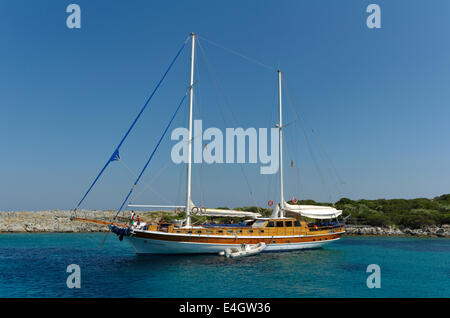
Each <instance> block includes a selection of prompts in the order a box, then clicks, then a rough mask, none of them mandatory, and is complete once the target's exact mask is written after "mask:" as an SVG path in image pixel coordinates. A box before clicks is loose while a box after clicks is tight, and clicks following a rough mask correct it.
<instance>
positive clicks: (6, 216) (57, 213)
mask: <svg viewBox="0 0 450 318" xmlns="http://www.w3.org/2000/svg"><path fill="white" fill-rule="evenodd" d="M140 214H141V216H142V217H143V219H145V220H148V219H149V218H154V217H155V215H152V216H151V217H150V216H149V215H147V213H145V212H142V213H140ZM71 215H72V212H71V211H62V210H48V211H36V212H30V211H18V212H0V233H83V232H106V231H108V228H107V227H106V226H105V225H101V224H95V223H88V222H80V221H71V220H70V216H71ZM114 215H115V212H114V211H101V210H94V211H78V212H77V216H78V217H81V218H83V217H84V218H91V219H102V220H105V221H110V220H111V219H112V217H113V216H114ZM146 216H147V217H146ZM346 231H347V233H346V234H347V235H377V236H425V237H450V225H448V224H446V225H442V226H424V227H422V228H420V229H410V228H405V227H393V226H392V227H386V228H384V227H376V226H368V225H347V227H346Z"/></svg>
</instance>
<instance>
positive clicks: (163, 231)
mask: <svg viewBox="0 0 450 318" xmlns="http://www.w3.org/2000/svg"><path fill="white" fill-rule="evenodd" d="M196 37H197V35H196V34H191V35H190V38H189V40H190V42H191V59H190V63H191V65H190V84H189V121H188V125H189V127H188V140H189V141H190V142H188V147H187V156H188V160H187V182H186V184H187V187H186V204H185V205H184V206H171V207H173V208H177V209H180V208H181V209H183V210H184V211H185V214H186V218H185V219H184V220H181V221H179V222H178V223H164V222H162V223H161V222H160V223H159V224H145V225H142V224H141V225H139V226H138V225H131V224H120V223H110V224H109V228H110V230H111V231H112V232H114V233H116V234H117V235H119V236H120V239H122V238H125V239H126V240H127V241H128V242H129V243H131V245H132V246H133V247H134V249H135V251H136V253H138V254H195V253H219V252H221V251H224V250H225V249H227V248H233V247H239V246H242V244H247V245H249V244H259V243H265V245H266V247H265V249H264V252H270V251H291V250H299V249H310V248H318V247H321V246H323V245H325V244H328V243H331V242H334V241H336V240H338V239H339V238H340V237H341V235H342V234H344V233H345V226H344V224H343V223H340V222H338V220H337V217H338V216H339V215H341V214H342V211H340V210H337V209H335V208H333V207H329V206H314V205H296V204H289V203H288V202H286V201H285V199H284V195H283V191H284V190H283V120H282V119H283V116H282V72H281V71H280V70H278V71H277V75H278V106H279V122H278V124H277V125H276V127H277V128H278V129H279V162H280V169H279V178H280V189H279V190H280V201H279V203H278V204H276V205H275V207H274V209H273V212H272V214H271V216H270V217H262V216H261V214H259V213H254V212H247V211H237V210H224V209H209V208H206V207H199V206H197V205H195V204H194V203H193V202H192V200H191V162H192V160H191V159H192V158H191V157H192V154H191V153H192V142H191V141H192V113H193V94H194V57H195V43H196ZM141 112H142V111H141ZM133 125H134V123H133ZM127 134H128V133H127ZM122 142H123V140H122ZM119 146H120V144H119ZM116 155H117V157H118V148H117V149H116V151H115V152H114V153H113V156H112V157H111V158H112V159H110V160H113V157H114V158H115V156H116ZM108 163H109V162H108ZM103 170H104V169H103ZM103 170H102V171H103ZM141 174H142V173H141ZM139 177H140V176H139ZM97 178H98V177H97ZM96 180H97V179H96ZM96 180H95V181H96ZM138 180H139V178H138ZM138 180H137V181H138ZM95 181H94V183H95ZM137 181H136V183H137ZM136 183H135V184H136ZM92 186H93V185H91V188H92ZM89 190H90V189H89ZM89 190H88V192H89ZM130 193H131V191H130ZM85 196H86V195H85ZM128 197H129V196H127V198H126V200H127V199H128ZM83 199H84V197H83ZM126 200H125V201H126ZM80 203H81V201H80ZM291 203H292V202H291ZM122 206H123V205H122ZM128 206H129V207H133V208H154V207H162V206H155V205H131V204H130V205H128ZM165 207H169V206H165ZM120 210H121V209H119V212H120ZM193 216H208V217H228V218H241V219H242V218H244V219H245V221H244V222H239V223H237V224H214V223H213V224H208V223H204V224H202V225H193V224H192V222H191V218H192V217H193ZM73 219H75V220H80V221H93V220H86V219H80V218H73ZM307 220H310V221H313V220H316V221H317V220H320V223H317V222H316V223H312V222H310V223H308V222H307ZM104 224H105V223H104Z"/></svg>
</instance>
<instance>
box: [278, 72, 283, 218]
mask: <svg viewBox="0 0 450 318" xmlns="http://www.w3.org/2000/svg"><path fill="white" fill-rule="evenodd" d="M281 96H282V90H281V71H280V70H278V106H279V122H278V129H279V137H278V138H279V147H280V148H279V156H280V217H284V195H283V108H282V107H283V103H282V97H281Z"/></svg>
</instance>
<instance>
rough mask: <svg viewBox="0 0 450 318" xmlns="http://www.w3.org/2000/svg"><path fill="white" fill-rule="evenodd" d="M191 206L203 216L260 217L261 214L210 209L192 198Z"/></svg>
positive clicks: (195, 212)
mask: <svg viewBox="0 0 450 318" xmlns="http://www.w3.org/2000/svg"><path fill="white" fill-rule="evenodd" d="M191 206H192V207H193V208H192V210H193V212H194V214H197V215H202V216H217V217H234V218H245V217H250V218H254V219H256V218H258V217H260V216H261V214H259V213H254V212H248V211H238V210H224V209H208V208H205V207H198V206H197V205H196V204H195V203H194V202H192V200H191Z"/></svg>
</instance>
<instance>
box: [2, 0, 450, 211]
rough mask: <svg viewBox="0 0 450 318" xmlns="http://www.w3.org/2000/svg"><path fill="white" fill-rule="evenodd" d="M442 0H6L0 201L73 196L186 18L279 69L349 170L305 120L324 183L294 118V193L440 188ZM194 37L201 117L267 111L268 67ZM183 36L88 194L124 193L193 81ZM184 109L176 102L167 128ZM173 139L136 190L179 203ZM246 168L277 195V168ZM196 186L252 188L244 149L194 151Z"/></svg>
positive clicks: (290, 171)
mask: <svg viewBox="0 0 450 318" xmlns="http://www.w3.org/2000/svg"><path fill="white" fill-rule="evenodd" d="M70 3H77V4H79V5H80V7H81V10H82V28H81V29H80V30H70V29H68V28H67V27H66V24H65V20H66V17H67V15H68V14H67V13H66V12H65V9H66V6H67V5H68V4H70ZM370 3H377V4H379V5H380V6H381V19H382V28H381V29H378V30H374V29H372V30H370V29H368V28H367V27H366V24H365V21H366V17H367V15H368V14H367V13H366V7H367V5H368V4H370ZM449 10H450V2H448V1H378V0H377V1H313V0H311V1H297V0H294V1H287V0H283V1H256V0H254V1H234V0H232V1H210V0H209V1H198V0H194V1H181V0H177V1H175V0H172V1H81V0H79V1H78V0H77V1H75V0H74V1H61V0H54V1H21V0H15V1H5V0H2V1H0V41H1V49H0V111H1V112H0V114H1V116H0V136H1V137H0V141H1V147H0V158H1V159H0V163H1V165H0V210H42V209H55V208H59V209H68V208H73V207H74V206H75V204H76V203H77V201H78V200H79V199H80V198H81V196H82V194H83V193H84V191H85V190H86V189H87V187H88V186H89V184H90V182H91V181H92V179H93V178H94V177H95V175H96V174H97V173H98V171H99V170H100V169H101V167H102V166H103V164H104V162H105V161H106V159H107V158H108V156H109V155H110V154H111V153H112V151H113V149H114V147H115V146H116V145H117V143H118V142H119V141H120V139H121V137H122V136H123V134H124V132H125V131H126V129H127V128H128V126H129V125H130V123H131V122H132V120H133V118H134V117H135V116H136V114H137V112H138V110H139V109H140V107H141V106H142V104H143V103H144V101H145V100H146V98H147V97H148V96H149V94H150V92H151V91H152V89H153V87H154V86H155V84H156V83H157V81H158V80H159V78H160V77H161V75H162V73H163V71H164V69H165V68H166V67H167V65H168V63H169V62H170V60H171V58H172V57H173V56H174V54H175V53H176V51H177V49H178V48H179V47H180V45H181V44H182V42H183V40H184V39H185V38H186V37H187V36H188V34H189V33H190V32H196V33H198V34H199V35H200V36H203V37H204V38H206V39H209V40H211V41H214V42H217V43H219V44H221V45H223V46H224V47H227V48H231V49H233V50H235V51H238V52H241V53H243V54H245V55H247V56H249V57H252V58H254V59H256V60H258V61H261V62H262V63H264V64H267V65H271V66H273V67H274V68H276V67H278V66H279V67H280V68H281V69H282V70H283V71H284V73H285V78H286V82H287V85H288V89H289V92H290V94H291V95H292V98H293V101H294V104H295V107H296V109H297V111H298V112H299V113H300V114H301V115H302V116H303V118H304V120H303V121H302V124H304V125H305V128H306V129H307V131H308V132H310V131H311V128H313V129H314V130H315V132H316V133H317V135H318V136H319V141H320V143H321V144H322V145H323V147H324V148H326V151H327V154H328V156H329V158H331V160H332V162H333V165H334V167H335V168H336V170H337V171H338V173H339V176H340V177H341V179H343V181H345V184H339V182H338V181H337V178H336V177H334V176H333V172H332V171H333V169H332V168H331V165H330V164H329V163H328V162H327V160H326V157H325V156H324V155H323V154H321V152H320V146H319V144H318V142H317V141H316V139H314V135H312V134H311V133H310V134H309V138H310V141H311V145H312V149H313V151H314V152H315V156H316V158H317V161H318V164H319V167H320V169H321V173H322V176H323V179H324V180H325V184H326V186H324V185H323V184H322V182H321V178H320V176H319V174H318V173H317V171H316V169H315V166H314V163H313V160H312V159H311V155H310V153H309V152H308V148H307V145H306V144H305V140H304V138H303V135H302V134H301V131H300V129H299V126H298V123H295V124H293V125H291V126H289V128H286V130H285V131H286V147H287V150H286V151H287V153H285V156H286V162H285V164H286V175H287V176H286V185H285V187H286V193H285V195H286V197H287V198H291V197H292V196H294V195H295V196H296V197H298V198H302V199H315V200H319V201H328V200H329V198H330V197H331V199H332V200H333V201H336V200H338V199H339V198H340V197H341V196H346V197H349V198H352V199H359V198H368V199H375V198H382V197H384V198H396V197H404V198H411V197H434V196H437V195H440V194H443V193H449V192H450V166H449V159H450V126H449V121H450V89H449V88H448V87H449V83H450V41H449V39H450V21H449V19H448V12H449ZM200 43H201V45H202V47H203V48H204V50H205V52H206V56H207V59H208V61H209V64H208V63H207V62H206V60H205V59H204V58H203V56H202V55H201V54H200V51H199V52H198V53H199V55H198V59H197V63H198V73H197V74H198V77H197V79H198V80H199V83H198V85H197V88H198V89H197V94H196V101H197V103H196V106H195V107H196V108H195V114H194V118H196V119H203V124H204V126H205V127H210V126H215V127H219V128H225V127H235V126H236V125H240V126H243V127H244V128H246V127H271V126H272V125H273V124H274V123H275V121H276V115H277V113H276V112H277V109H276V99H274V97H275V95H274V94H276V73H275V72H272V71H270V70H267V69H265V68H262V67H260V66H258V65H256V64H254V63H250V62H248V61H246V60H244V59H242V58H239V57H237V56H235V55H233V54H230V53H228V52H227V51H224V50H221V49H219V48H217V47H215V46H212V45H210V44H209V43H207V42H206V41H201V42H200ZM188 51H189V50H185V51H184V52H183V54H182V56H181V57H180V59H179V60H178V61H177V63H176V65H175V67H174V69H173V72H171V73H170V75H169V76H168V78H167V80H166V82H165V83H164V85H163V86H162V88H161V90H160V91H159V92H158V94H157V95H156V96H155V98H154V100H153V101H152V102H151V104H150V107H149V109H148V110H147V111H146V113H145V114H144V116H143V118H142V120H141V121H140V122H139V124H138V125H137V127H136V130H135V131H134V132H133V133H132V134H131V135H130V138H129V140H128V141H127V143H126V144H125V145H124V147H123V149H122V151H121V157H122V158H123V162H124V164H121V163H117V162H115V163H113V164H111V166H110V167H109V169H108V170H107V172H106V173H105V176H104V178H102V179H101V181H100V182H99V184H98V185H97V187H96V188H94V190H93V192H92V194H91V195H90V196H89V197H88V199H87V200H86V203H85V204H84V205H83V208H102V209H109V208H113V209H117V208H118V207H119V205H120V203H121V201H122V200H123V198H124V197H125V195H126V193H127V191H128V190H129V188H130V186H131V183H132V181H133V180H134V177H133V175H132V174H131V173H130V172H129V171H128V169H127V168H126V167H128V168H129V169H130V170H131V171H133V173H137V172H138V171H139V170H140V168H141V167H142V166H143V165H144V163H145V161H146V159H147V156H148V155H149V154H150V152H151V150H152V149H153V147H154V145H155V144H156V142H157V140H158V138H159V136H160V134H161V132H162V130H163V128H164V126H165V124H166V123H167V122H168V120H169V118H170V116H171V114H172V112H173V110H174V109H175V107H176V104H177V101H178V100H179V99H180V98H181V96H182V94H183V92H184V89H185V88H186V86H187V83H188V72H189V65H188V63H189V52H188ZM208 65H210V67H211V69H212V70H213V71H212V72H209V71H208V70H209V68H208ZM215 80H217V81H218V82H219V83H220V87H221V90H217V89H216V86H215V85H214V84H213V83H214V81H215ZM285 100H286V106H285V109H286V113H285V121H289V120H290V119H291V118H294V117H293V112H292V109H290V106H288V104H287V97H286V98H285ZM230 110H231V111H230ZM231 112H233V113H234V114H235V116H236V117H237V118H238V123H237V124H236V123H235V122H234V121H233V119H232V115H231ZM222 114H223V115H222ZM186 122H187V107H186V106H184V107H183V110H182V111H181V112H180V114H179V115H178V117H177V118H176V120H175V122H174V126H173V128H174V127H179V126H186ZM172 145H173V142H171V141H170V140H169V138H166V139H165V140H164V143H163V145H162V147H161V148H160V151H159V152H158V155H157V156H156V157H155V159H154V161H153V162H152V164H151V166H150V167H149V169H148V171H147V172H146V174H145V175H144V178H143V180H144V183H142V184H140V186H139V188H138V189H136V194H137V196H136V197H133V199H132V202H134V203H147V204H150V203H152V204H167V203H176V204H180V203H182V201H183V198H184V187H185V167H184V166H176V165H174V164H171V163H169V164H166V162H167V161H168V160H169V158H170V157H169V156H170V148H171V146H172ZM290 160H293V161H294V168H291V167H290ZM124 165H126V167H125V166H124ZM297 169H298V170H297ZM243 170H244V171H245V174H246V177H247V178H248V181H249V183H250V184H251V190H252V191H253V193H254V197H255V200H256V202H257V204H259V205H261V206H266V202H267V201H268V200H270V199H272V200H277V198H278V192H277V182H278V177H277V176H270V177H268V176H261V175H259V173H258V171H259V167H258V166H257V165H244V166H243ZM155 177H156V179H155ZM193 199H194V201H195V202H202V203H203V204H206V205H208V206H211V207H214V206H224V205H226V206H230V207H235V206H242V205H253V204H254V201H253V199H252V198H251V196H250V194H249V188H248V187H247V185H246V180H245V177H244V176H243V175H242V172H241V168H239V166H238V165H231V166H230V165H221V166H218V165H214V166H205V165H203V166H202V167H201V166H200V165H195V166H194V172H193Z"/></svg>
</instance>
